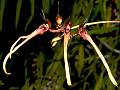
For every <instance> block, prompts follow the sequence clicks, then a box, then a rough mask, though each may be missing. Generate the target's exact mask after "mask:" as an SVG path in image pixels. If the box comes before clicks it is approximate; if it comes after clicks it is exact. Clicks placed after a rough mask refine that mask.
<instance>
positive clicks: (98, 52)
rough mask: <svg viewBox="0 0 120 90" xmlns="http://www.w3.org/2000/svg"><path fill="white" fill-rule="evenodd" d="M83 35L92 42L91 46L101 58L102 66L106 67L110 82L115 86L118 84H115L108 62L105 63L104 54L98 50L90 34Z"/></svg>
mask: <svg viewBox="0 0 120 90" xmlns="http://www.w3.org/2000/svg"><path fill="white" fill-rule="evenodd" d="M85 35H86V37H87V40H88V41H89V42H90V43H91V44H92V46H93V47H94V48H95V50H96V52H97V54H98V56H99V57H100V58H101V60H102V62H103V64H104V66H105V68H106V69H107V72H108V76H109V78H110V80H111V82H112V83H113V84H114V85H115V86H118V84H117V82H116V80H115V79H114V77H113V75H112V73H111V70H110V68H109V66H108V64H107V62H106V60H105V58H104V56H103V55H102V53H101V52H100V50H99V49H98V47H97V46H96V44H95V43H94V41H93V40H92V38H91V37H90V35H88V34H85Z"/></svg>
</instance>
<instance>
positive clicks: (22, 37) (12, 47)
mask: <svg viewBox="0 0 120 90" xmlns="http://www.w3.org/2000/svg"><path fill="white" fill-rule="evenodd" d="M27 37H29V35H27V36H21V37H19V38H18V40H16V41H15V42H14V44H13V45H12V46H11V48H10V54H11V55H12V53H11V52H12V50H13V49H14V47H15V45H16V44H17V43H18V42H19V41H20V39H24V38H27ZM11 55H10V59H11Z"/></svg>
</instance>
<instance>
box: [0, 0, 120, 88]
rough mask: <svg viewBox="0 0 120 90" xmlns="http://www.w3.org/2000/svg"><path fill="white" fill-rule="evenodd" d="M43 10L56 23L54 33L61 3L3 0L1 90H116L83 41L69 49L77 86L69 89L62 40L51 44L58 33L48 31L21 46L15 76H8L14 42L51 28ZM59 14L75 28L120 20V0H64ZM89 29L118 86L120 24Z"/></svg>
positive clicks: (0, 17)
mask: <svg viewBox="0 0 120 90" xmlns="http://www.w3.org/2000/svg"><path fill="white" fill-rule="evenodd" d="M42 10H43V12H44V14H45V18H46V19H49V20H50V21H51V23H52V26H51V27H52V28H55V17H56V15H57V14H58V0H14V1H11V0H0V90H5V89H10V90H14V89H15V90H19V89H20V90H116V89H117V87H115V86H114V85H113V84H112V83H111V81H110V79H109V77H108V75H107V72H106V69H105V67H104V66H103V64H102V62H101V61H100V59H99V57H98V55H97V54H96V52H95V51H94V49H93V47H92V46H91V45H90V44H89V43H88V42H87V41H84V40H83V39H81V38H80V37H78V36H76V37H73V38H72V39H71V40H70V41H69V45H68V61H69V67H70V74H71V79H72V84H73V85H72V86H70V87H69V86H68V85H67V84H66V78H65V68H64V62H63V40H61V41H59V42H58V43H57V45H56V46H55V47H51V43H50V41H51V40H52V38H54V37H55V34H52V33H49V32H48V33H46V34H45V35H43V36H36V37H35V38H33V39H32V40H30V41H29V42H28V43H26V44H25V45H24V46H23V47H21V48H20V49H19V50H18V51H17V52H16V53H15V54H14V55H13V56H12V58H11V60H9V62H8V63H7V69H8V71H10V72H11V73H12V75H10V76H7V75H5V73H4V72H3V70H2V62H3V60H4V57H5V55H6V54H7V53H8V52H9V49H10V47H11V45H12V44H13V43H14V41H16V40H17V38H18V37H20V36H23V35H27V34H29V33H31V32H32V31H34V30H35V29H36V28H38V26H39V25H41V24H43V23H46V22H45V20H44V16H43V13H42ZM59 15H61V16H62V17H63V21H64V22H66V21H67V20H70V21H71V22H72V25H73V26H74V25H78V24H80V25H81V24H83V23H86V22H93V21H102V20H120V0H71V1H70V0H59ZM64 22H63V23H64ZM87 29H88V31H89V33H90V35H91V37H92V38H93V40H94V41H95V43H96V44H97V45H98V47H99V48H100V50H101V51H102V53H103V55H104V56H105V58H106V60H107V62H108V64H109V66H110V69H111V71H112V73H113V75H114V77H115V79H116V80H117V82H118V84H119V83H120V65H119V64H120V49H119V45H120V31H119V30H120V26H119V24H100V25H94V26H90V27H88V28H87ZM75 32H76V30H72V33H75ZM118 89H120V87H119V86H118Z"/></svg>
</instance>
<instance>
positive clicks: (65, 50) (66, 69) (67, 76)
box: [64, 32, 72, 86]
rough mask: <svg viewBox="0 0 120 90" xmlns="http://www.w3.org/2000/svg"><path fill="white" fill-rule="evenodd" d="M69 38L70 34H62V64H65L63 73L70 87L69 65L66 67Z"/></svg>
mask: <svg viewBox="0 0 120 90" xmlns="http://www.w3.org/2000/svg"><path fill="white" fill-rule="evenodd" d="M69 37H70V32H69V33H67V34H66V33H65V34H64V62H65V72H66V79H67V84H68V85H69V86H70V85H72V84H71V79H70V72H69V65H68V60H67V45H68V40H69Z"/></svg>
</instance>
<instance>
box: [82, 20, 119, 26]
mask: <svg viewBox="0 0 120 90" xmlns="http://www.w3.org/2000/svg"><path fill="white" fill-rule="evenodd" d="M104 23H120V21H99V22H91V23H86V24H85V25H84V26H90V25H94V24H104Z"/></svg>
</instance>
